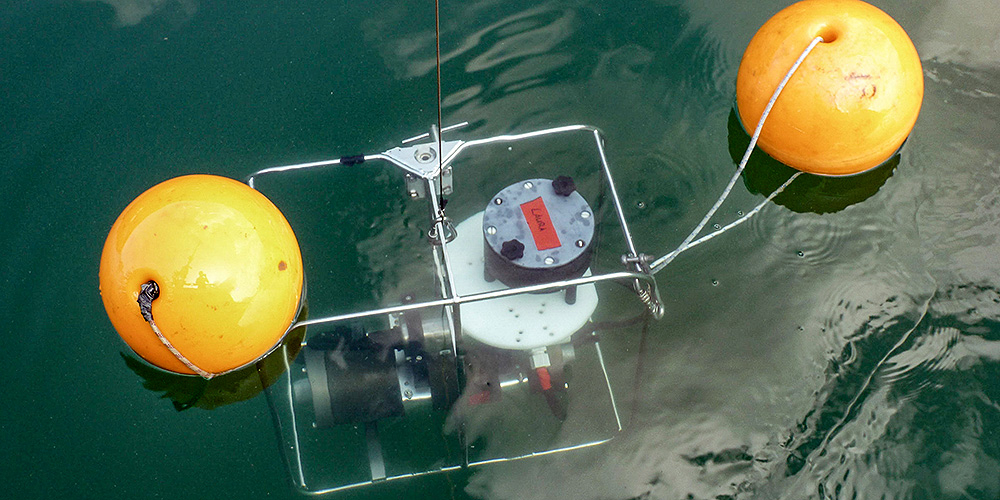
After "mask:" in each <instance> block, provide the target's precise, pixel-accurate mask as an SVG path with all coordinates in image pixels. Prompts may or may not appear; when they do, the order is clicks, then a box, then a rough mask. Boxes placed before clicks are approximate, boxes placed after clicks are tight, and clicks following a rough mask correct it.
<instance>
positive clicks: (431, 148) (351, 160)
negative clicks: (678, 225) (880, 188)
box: [246, 122, 664, 348]
mask: <svg viewBox="0 0 1000 500" xmlns="http://www.w3.org/2000/svg"><path fill="white" fill-rule="evenodd" d="M467 124H468V123H467V122H462V123H459V124H456V125H452V126H449V127H445V128H443V129H442V130H441V132H447V131H450V130H454V129H457V128H460V127H463V126H465V125H467ZM573 132H585V133H589V134H591V135H593V138H594V143H595V145H596V146H597V152H598V155H599V157H600V160H601V170H602V173H603V174H604V180H605V183H606V185H607V187H608V189H609V192H610V194H611V202H612V204H613V205H614V208H615V214H616V215H617V217H618V224H619V225H620V226H621V229H622V236H623V237H624V238H625V243H626V245H627V247H628V253H627V254H624V255H622V263H623V264H624V265H625V266H626V269H628V270H627V271H624V272H615V273H606V274H599V275H593V276H589V277H585V278H576V279H571V280H562V281H556V282H552V283H546V284H542V285H532V286H524V287H517V288H508V289H505V290H498V291H494V292H483V293H475V294H467V295H461V294H459V293H458V291H457V290H456V289H455V285H454V284H453V283H452V282H451V280H450V276H451V275H452V272H451V258H450V256H449V254H448V244H447V242H446V241H443V242H442V244H439V245H436V248H439V249H440V255H439V253H438V252H435V254H434V255H435V265H436V266H437V269H436V271H437V275H438V278H439V279H440V280H441V284H442V296H443V297H444V298H443V299H439V300H435V301H429V302H421V303H414V304H404V305H400V306H395V307H387V308H382V309H375V310H371V311H364V312H355V313H347V314H340V315H335V316H327V317H321V318H315V319H310V320H305V321H301V322H298V323H296V324H295V325H293V326H311V325H322V324H331V323H336V322H338V321H343V320H346V319H357V318H364V317H369V316H376V315H381V314H391V313H397V312H403V311H408V310H412V309H419V308H422V307H431V306H447V307H446V310H447V311H448V315H449V326H450V327H452V339H451V340H452V348H457V344H458V342H457V339H456V338H455V334H454V332H455V331H458V330H456V328H458V326H459V325H458V319H457V318H458V315H457V314H454V311H453V308H458V307H460V306H461V304H464V303H467V302H475V301H479V300H487V299H492V298H498V297H506V296H509V295H519V294H523V293H535V292H546V291H555V290H559V289H562V288H566V287H569V286H573V285H582V284H586V283H596V282H601V281H608V280H629V281H631V282H632V287H633V290H634V291H635V292H636V294H637V295H638V296H639V298H640V299H641V300H642V301H643V303H645V304H646V306H647V307H648V308H649V310H650V312H651V313H652V314H653V316H654V317H656V318H661V317H662V316H663V312H664V309H663V304H662V302H661V300H660V295H659V289H658V288H657V286H656V279H655V278H654V277H653V273H652V271H651V270H650V268H649V265H648V263H649V262H650V259H649V258H648V256H646V255H645V254H641V253H639V252H638V251H637V250H636V247H635V242H634V241H633V239H632V233H631V231H630V230H629V227H628V221H627V220H626V219H625V212H624V209H623V208H622V203H621V199H620V198H619V197H618V190H617V188H616V187H615V182H614V177H612V175H611V167H610V166H609V165H608V159H607V155H606V154H605V152H604V135H603V133H602V132H601V130H600V129H598V128H597V127H594V126H591V125H566V126H562V127H554V128H548V129H543V130H536V131H533V132H526V133H522V134H506V135H497V136H493V137H487V138H483V139H474V140H470V141H461V140H457V141H443V140H441V136H440V132H439V131H438V129H437V127H436V126H431V131H430V133H429V134H427V133H425V134H422V135H419V136H416V137H412V138H410V139H406V140H404V141H403V143H404V144H406V143H410V142H414V141H417V140H420V139H424V138H428V137H430V138H431V141H430V142H426V143H421V144H418V145H415V146H406V147H396V148H393V149H390V150H388V151H385V152H383V153H377V154H371V155H364V156H361V157H348V158H337V159H332V160H323V161H316V162H310V163H299V164H295V165H285V166H280V167H270V168H265V169H262V170H258V171H257V172H254V173H253V174H251V175H250V176H249V177H247V179H246V183H247V185H249V186H250V187H252V188H254V189H256V187H255V186H254V181H255V180H256V179H257V178H258V177H260V176H261V175H264V174H273V173H279V172H289V171H294V170H304V169H313V168H321V167H329V166H334V165H344V164H351V165H353V164H356V163H361V162H362V161H365V162H366V161H373V160H382V161H386V162H389V163H391V164H392V165H395V166H397V167H399V168H400V169H402V170H403V171H405V172H406V173H407V175H409V176H415V177H418V178H420V179H422V180H423V181H424V188H425V189H426V195H427V198H428V199H429V201H430V205H431V206H430V208H431V218H432V220H433V221H434V228H435V229H436V231H437V234H440V235H443V234H446V232H447V231H448V227H447V224H449V223H450V222H449V221H448V219H447V217H445V215H444V211H443V210H442V209H441V201H440V198H439V196H440V193H438V190H439V189H441V190H442V191H446V190H445V189H443V188H439V186H443V184H439V183H438V181H439V178H440V177H441V176H442V175H443V174H444V175H450V172H451V164H452V162H453V161H454V160H455V158H457V157H458V155H459V154H461V153H462V152H464V151H465V150H467V149H470V148H473V147H475V146H483V145H488V144H499V143H509V142H517V141H524V140H530V139H534V138H538V137H544V136H551V135H557V134H567V133H573ZM439 145H440V146H439ZM439 148H440V150H441V151H444V152H445V153H444V154H443V155H438V149H439ZM424 155H429V156H424ZM438 158H440V159H439V160H438V161H436V162H435V161H434V160H437V159H438ZM345 160H346V161H345ZM410 195H411V196H412V197H418V196H419V193H418V194H414V192H413V191H410ZM439 257H440V262H439V261H438V258H439Z"/></svg>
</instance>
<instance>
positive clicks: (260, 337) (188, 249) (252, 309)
mask: <svg viewBox="0 0 1000 500" xmlns="http://www.w3.org/2000/svg"><path fill="white" fill-rule="evenodd" d="M99 274H100V287H101V298H102V300H103V301H104V308H105V309H106V310H107V312H108V317H109V318H110V319H111V323H112V324H113V325H114V327H115V330H117V331H118V334H119V335H121V337H122V339H124V340H125V342H126V343H128V345H129V346H131V347H132V349H133V350H134V351H135V352H136V354H138V355H139V356H141V357H142V358H143V359H145V360H146V361H149V362H150V363H152V364H154V365H156V366H158V367H160V368H163V369H165V370H169V371H172V372H177V373H187V374H192V373H195V370H193V369H192V368H190V367H189V366H188V365H187V364H185V362H184V361H183V360H182V359H181V357H183V358H186V360H187V361H188V362H189V363H190V364H192V365H194V367H196V368H197V369H200V370H203V371H204V372H206V373H208V374H210V375H215V374H220V373H225V372H228V371H231V370H234V369H237V368H240V367H243V366H245V365H247V364H249V363H252V362H254V361H256V360H257V359H259V358H260V357H261V356H264V355H265V354H267V353H268V352H270V351H271V350H272V349H273V348H274V347H275V346H277V345H278V344H279V343H280V342H281V340H282V338H284V336H285V334H286V333H287V331H288V329H289V327H290V326H291V324H292V322H293V321H294V320H295V318H296V315H297V314H298V311H299V307H300V299H301V297H302V287H303V270H302V256H301V254H300V252H299V245H298V242H297V241H296V239H295V234H294V233H293V232H292V228H291V227H290V226H289V225H288V222H287V221H286V220H285V218H284V216H282V214H281V212H280V211H279V210H278V209H277V208H276V207H275V206H274V204H272V203H271V202H270V201H269V200H268V199H267V198H265V197H264V195H262V194H260V193H259V192H257V191H256V190H254V189H252V188H250V187H249V186H247V185H245V184H243V183H240V182H237V181H234V180H232V179H228V178H225V177H218V176H212V175H188V176H184V177H177V178H174V179H170V180H168V181H165V182H162V183H160V184H157V185H156V186H153V187H152V188H150V189H149V190H147V191H146V192H144V193H142V194H141V195H139V197H138V198H136V199H135V200H134V201H132V203H130V204H129V205H128V206H127V207H125V210H124V211H123V212H122V213H121V215H120V216H119V217H118V220H116V221H115V223H114V225H113V226H112V227H111V232H110V233H109V234H108V238H107V240H106V241H105V243H104V251H103V253H102V254H101V267H100V273H99ZM149 281H154V282H156V284H157V285H158V287H159V296H158V297H157V298H155V300H153V302H152V304H151V314H152V318H153V319H154V320H155V324H156V326H158V328H159V330H160V333H161V334H162V336H163V337H164V338H165V339H166V340H167V341H168V342H169V343H170V344H172V346H173V347H174V348H175V349H176V351H177V352H178V353H180V354H181V355H182V356H177V355H175V353H173V352H171V351H170V350H169V349H168V348H167V346H166V345H165V342H164V341H163V340H161V339H160V337H158V336H157V335H156V333H155V332H154V331H153V329H152V327H151V325H150V323H147V322H146V320H145V319H144V318H143V316H142V314H141V313H140V308H139V304H138V303H137V302H136V301H137V299H138V297H139V293H140V290H141V289H142V286H143V285H144V284H146V283H148V282H149ZM203 376H204V374H203Z"/></svg>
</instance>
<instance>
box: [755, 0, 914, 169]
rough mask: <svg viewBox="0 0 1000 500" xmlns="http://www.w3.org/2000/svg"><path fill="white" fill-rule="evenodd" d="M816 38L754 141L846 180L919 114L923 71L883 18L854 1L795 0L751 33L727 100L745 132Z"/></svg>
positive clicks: (880, 156)
mask: <svg viewBox="0 0 1000 500" xmlns="http://www.w3.org/2000/svg"><path fill="white" fill-rule="evenodd" d="M816 36H821V37H823V42H821V43H819V44H818V45H816V47H815V48H814V49H813V50H812V52H810V53H809V55H808V56H807V57H806V58H805V61H804V62H803V63H802V65H801V66H800V67H799V69H798V70H797V71H796V72H795V74H794V75H793V76H792V78H791V80H789V82H788V84H787V85H786V86H785V88H784V90H782V92H781V95H780V96H779V97H778V100H777V101H776V102H775V104H774V107H773V108H772V109H771V113H770V114H769V115H768V117H767V120H766V121H765V123H764V127H763V129H762V131H761V134H760V138H759V140H758V144H759V145H760V147H761V148H762V149H763V150H764V151H766V152H767V153H768V154H770V155H771V156H772V157H774V158H775V159H776V160H778V161H780V162H782V163H785V164H787V165H789V166H791V167H794V168H796V169H798V170H802V171H805V172H809V173H814V174H821V175H849V174H855V173H858V172H863V171H865V170H868V169H871V168H874V167H876V166H878V165H880V164H881V163H883V162H884V161H886V160H887V159H889V157H891V156H892V155H893V154H894V153H895V152H896V151H897V150H898V149H899V147H900V146H901V145H902V144H903V141H904V140H906V137H907V136H908V135H909V133H910V131H911V130H912V129H913V125H914V123H915V122H916V120H917V114H918V113H919V112H920V103H921V100H922V99H923V94H924V79H923V70H922V68H921V66H920V57H919V56H918V55H917V51H916V49H915V48H914V47H913V42H911V41H910V38H909V37H908V36H907V35H906V32H905V31H903V28H902V27H900V26H899V24H898V23H896V21H895V20H893V19H892V18H891V17H889V15H888V14H886V13H885V12H882V11H881V10H879V9H878V8H876V7H874V6H872V5H869V4H867V3H865V2H862V1H860V0H804V1H801V2H798V3H796V4H793V5H791V6H789V7H786V8H785V9H783V10H782V11H780V12H778V13H777V14H775V15H774V17H772V18H771V19H770V20H768V21H767V22H766V23H764V25H763V26H762V27H761V28H760V30H759V31H757V34H756V35H754V37H753V39H752V40H750V44H749V45H748V46H747V49H746V52H745V53H744V54H743V60H742V61H741V62H740V69H739V73H738V75H737V79H736V103H737V109H738V111H739V115H740V120H741V121H742V122H743V126H744V128H745V129H746V130H748V131H753V130H754V129H755V128H756V127H757V122H758V120H759V119H760V116H761V114H762V113H763V111H764V107H765V106H766V105H767V102H768V101H769V100H770V98H771V95H772V94H773V93H774V89H775V88H776V87H777V86H778V84H779V83H780V82H781V80H782V79H783V78H784V77H785V74H786V73H787V72H788V70H789V68H791V66H792V64H793V63H794V62H795V60H796V59H798V57H799V55H800V54H801V53H802V51H803V50H804V49H805V48H806V47H807V46H808V45H809V43H810V42H811V41H812V39H813V38H814V37H816Z"/></svg>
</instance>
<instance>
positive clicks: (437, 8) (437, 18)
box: [434, 0, 444, 195]
mask: <svg viewBox="0 0 1000 500" xmlns="http://www.w3.org/2000/svg"><path fill="white" fill-rule="evenodd" d="M434 43H435V50H434V56H435V68H437V129H438V133H437V151H438V154H437V157H438V192H439V193H441V194H442V195H443V194H444V192H443V181H442V180H441V174H442V173H443V172H441V170H442V168H443V165H444V163H443V162H444V152H443V150H442V149H441V128H442V119H441V0H434Z"/></svg>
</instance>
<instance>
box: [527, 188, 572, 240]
mask: <svg viewBox="0 0 1000 500" xmlns="http://www.w3.org/2000/svg"><path fill="white" fill-rule="evenodd" d="M521 213H523V214H524V220H525V222H527V223H528V229H530V230H531V237H532V238H534V239H535V248H537V249H539V250H549V249H551V248H558V247H560V246H562V243H560V242H559V235H558V234H556V228H555V227H553V226H552V219H551V218H549V211H548V209H546V208H545V202H544V201H542V197H541V196H539V197H538V198H535V199H534V200H531V201H529V202H527V203H522V204H521Z"/></svg>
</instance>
